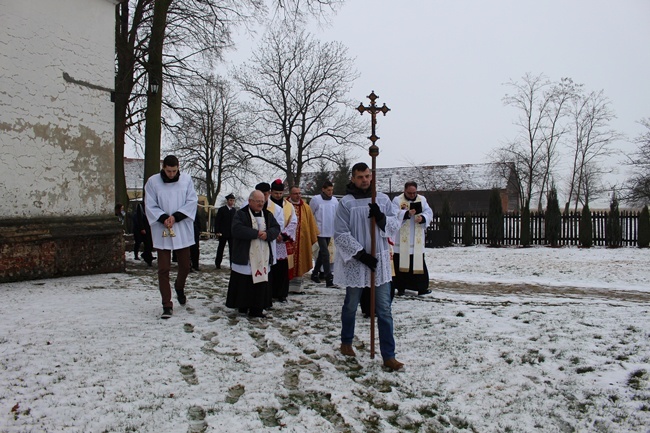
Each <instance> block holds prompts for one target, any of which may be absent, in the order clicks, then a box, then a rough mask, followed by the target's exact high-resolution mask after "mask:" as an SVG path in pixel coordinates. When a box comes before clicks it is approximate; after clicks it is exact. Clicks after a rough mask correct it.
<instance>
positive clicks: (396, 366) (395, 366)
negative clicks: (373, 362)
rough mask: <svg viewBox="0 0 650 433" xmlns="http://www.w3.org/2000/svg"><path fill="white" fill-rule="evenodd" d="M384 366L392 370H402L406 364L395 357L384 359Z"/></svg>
mask: <svg viewBox="0 0 650 433" xmlns="http://www.w3.org/2000/svg"><path fill="white" fill-rule="evenodd" d="M384 367H386V368H388V369H390V370H391V371H400V370H401V369H402V368H404V364H402V363H401V362H399V361H398V360H397V359H395V358H391V359H387V360H385V361H384Z"/></svg>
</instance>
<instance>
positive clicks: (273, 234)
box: [230, 206, 280, 265]
mask: <svg viewBox="0 0 650 433" xmlns="http://www.w3.org/2000/svg"><path fill="white" fill-rule="evenodd" d="M262 215H264V221H265V222H266V242H268V244H269V263H272V262H273V248H270V246H271V242H272V241H273V240H274V239H275V238H277V237H278V235H279V234H280V224H278V222H277V221H276V220H275V217H274V216H273V214H272V213H271V212H269V211H268V210H266V209H263V210H262ZM253 239H257V229H254V228H253V221H252V220H251V214H250V212H248V206H244V207H243V208H241V209H239V210H238V211H237V212H236V213H235V217H234V218H233V221H232V252H231V254H230V256H231V259H232V262H233V263H236V264H238V265H246V264H248V261H249V258H250V254H249V250H250V247H251V240H253Z"/></svg>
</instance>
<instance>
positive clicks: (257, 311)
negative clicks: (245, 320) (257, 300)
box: [248, 308, 266, 319]
mask: <svg viewBox="0 0 650 433" xmlns="http://www.w3.org/2000/svg"><path fill="white" fill-rule="evenodd" d="M248 317H260V318H262V319H263V318H265V317H266V315H265V314H264V311H263V310H262V309H261V308H251V309H249V310H248Z"/></svg>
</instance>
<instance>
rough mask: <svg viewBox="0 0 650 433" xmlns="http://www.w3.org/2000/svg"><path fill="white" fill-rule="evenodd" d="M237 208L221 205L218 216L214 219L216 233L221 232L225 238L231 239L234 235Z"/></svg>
mask: <svg viewBox="0 0 650 433" xmlns="http://www.w3.org/2000/svg"><path fill="white" fill-rule="evenodd" d="M235 212H237V211H236V210H235V208H234V207H233V208H232V209H228V206H221V207H220V208H219V209H218V210H217V216H216V217H215V219H214V227H215V230H214V231H215V233H221V237H222V238H224V239H230V238H231V237H232V235H231V233H232V229H231V227H232V219H233V217H234V216H235Z"/></svg>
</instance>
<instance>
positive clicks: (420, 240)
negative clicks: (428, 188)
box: [399, 194, 424, 274]
mask: <svg viewBox="0 0 650 433" xmlns="http://www.w3.org/2000/svg"><path fill="white" fill-rule="evenodd" d="M399 200H400V205H399V207H400V209H406V211H407V212H408V210H409V208H410V204H411V203H418V202H422V199H421V198H420V195H417V196H416V198H415V200H413V201H409V200H407V199H406V197H404V194H402V195H400V196H399ZM417 215H419V214H416V215H411V218H413V219H415V217H416V216H417ZM413 223H414V225H413V227H414V231H415V233H414V236H413V238H414V239H413V273H414V274H423V273H424V263H423V262H424V256H423V254H424V230H419V229H418V226H417V223H416V222H415V221H413ZM410 249H411V222H410V221H409V222H408V223H406V224H402V227H401V228H400V229H399V271H400V272H408V271H409V255H410V254H409V253H410Z"/></svg>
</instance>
